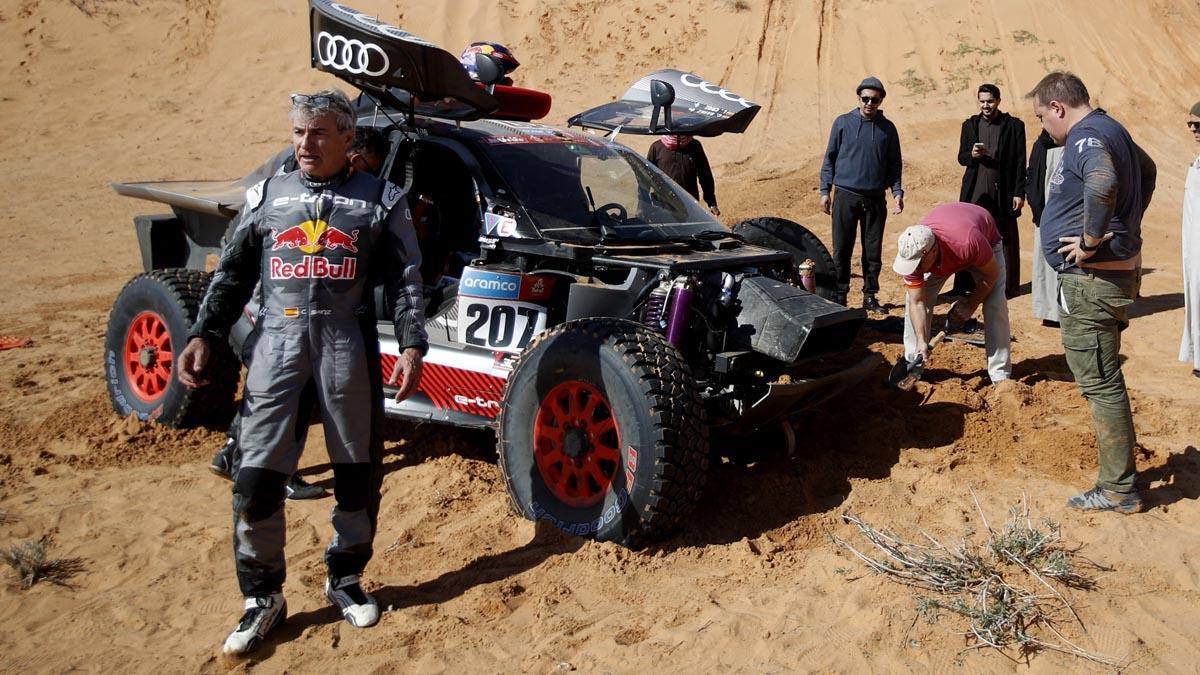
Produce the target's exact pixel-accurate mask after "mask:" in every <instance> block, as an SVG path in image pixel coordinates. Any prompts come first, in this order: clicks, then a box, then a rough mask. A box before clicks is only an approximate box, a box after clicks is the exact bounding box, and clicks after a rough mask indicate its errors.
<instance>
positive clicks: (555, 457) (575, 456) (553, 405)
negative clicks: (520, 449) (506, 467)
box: [533, 380, 621, 508]
mask: <svg viewBox="0 0 1200 675" xmlns="http://www.w3.org/2000/svg"><path fill="white" fill-rule="evenodd" d="M533 452H534V458H535V459H536V460H537V467H538V471H539V472H540V473H541V474H542V480H543V481H544V482H545V483H546V487H547V488H548V489H549V490H550V492H551V493H552V494H553V495H554V496H555V497H556V498H557V499H558V500H559V501H561V502H562V503H564V504H566V505H568V506H572V507H575V508H585V507H588V506H592V505H594V504H596V503H598V502H599V501H600V500H602V499H603V498H604V495H605V494H607V493H608V490H609V487H611V486H612V482H613V479H614V478H616V476H617V473H618V472H619V471H620V469H621V430H620V429H619V428H618V427H617V420H616V418H614V417H613V413H612V408H611V407H610V406H609V404H608V399H607V398H606V397H605V396H604V394H602V393H600V390H599V389H597V388H595V387H593V386H592V385H590V384H587V383H586V382H580V381H578V380H568V381H566V382H563V383H561V384H559V385H557V386H555V387H554V388H553V389H551V390H550V393H548V394H546V396H545V397H544V398H543V399H542V404H541V406H540V407H539V408H538V413H537V418H536V419H535V420H534V422H533Z"/></svg>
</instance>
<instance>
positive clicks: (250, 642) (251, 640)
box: [223, 593, 287, 655]
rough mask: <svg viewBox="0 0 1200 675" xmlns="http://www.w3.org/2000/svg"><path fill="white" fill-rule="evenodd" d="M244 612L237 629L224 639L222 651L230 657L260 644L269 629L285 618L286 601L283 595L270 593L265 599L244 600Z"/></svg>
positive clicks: (251, 649)
mask: <svg viewBox="0 0 1200 675" xmlns="http://www.w3.org/2000/svg"><path fill="white" fill-rule="evenodd" d="M245 609H246V612H245V614H242V618H241V620H240V621H238V625H237V628H234V629H233V632H232V633H230V634H229V637H227V638H225V646H224V647H223V651H224V652H225V653H226V654H230V655H240V654H247V653H249V652H252V651H254V650H255V649H257V648H258V646H259V645H260V644H262V641H263V638H265V637H266V636H267V633H270V632H271V629H273V628H275V626H278V625H279V624H281V623H283V620H284V619H286V618H287V600H284V599H283V593H272V594H271V595H268V596H266V597H265V598H246V604H245Z"/></svg>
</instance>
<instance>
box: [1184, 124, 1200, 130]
mask: <svg viewBox="0 0 1200 675" xmlns="http://www.w3.org/2000/svg"><path fill="white" fill-rule="evenodd" d="M1187 125H1188V128H1189V129H1191V130H1192V131H1198V130H1200V122H1188V123H1187Z"/></svg>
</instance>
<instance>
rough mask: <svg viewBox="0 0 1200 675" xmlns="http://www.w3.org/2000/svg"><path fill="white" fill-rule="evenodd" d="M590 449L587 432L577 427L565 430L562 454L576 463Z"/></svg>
mask: <svg viewBox="0 0 1200 675" xmlns="http://www.w3.org/2000/svg"><path fill="white" fill-rule="evenodd" d="M591 449H592V446H591V443H589V442H588V437H587V432H586V431H584V430H583V429H581V428H579V427H573V428H571V429H567V431H566V432H565V433H564V434H563V453H564V454H565V455H566V456H567V457H570V458H571V459H574V460H576V461H578V460H579V459H581V458H582V457H583V456H584V455H586V454H587V453H588V452H589V451H590V450H591Z"/></svg>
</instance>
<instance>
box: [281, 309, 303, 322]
mask: <svg viewBox="0 0 1200 675" xmlns="http://www.w3.org/2000/svg"><path fill="white" fill-rule="evenodd" d="M283 315H284V316H286V317H288V318H289V319H294V318H296V317H298V316H300V310H299V309H297V308H295V307H284V308H283Z"/></svg>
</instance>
